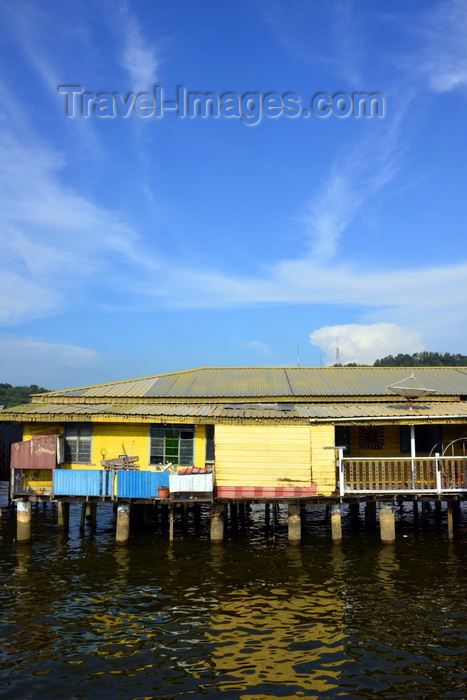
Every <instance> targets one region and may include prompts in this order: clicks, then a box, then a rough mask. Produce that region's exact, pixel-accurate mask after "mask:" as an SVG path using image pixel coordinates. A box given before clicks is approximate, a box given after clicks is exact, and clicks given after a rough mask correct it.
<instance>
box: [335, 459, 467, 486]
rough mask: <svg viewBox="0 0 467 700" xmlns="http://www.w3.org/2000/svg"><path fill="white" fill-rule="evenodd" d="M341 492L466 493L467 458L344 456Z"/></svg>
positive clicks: (340, 483)
mask: <svg viewBox="0 0 467 700" xmlns="http://www.w3.org/2000/svg"><path fill="white" fill-rule="evenodd" d="M338 469H339V485H340V491H341V495H344V493H368V492H371V493H375V492H379V493H387V492H405V493H420V492H424V491H425V492H434V493H447V492H453V491H455V492H462V491H467V458H463V457H439V456H436V457H426V458H415V459H410V458H408V459H407V458H384V459H353V458H345V459H344V458H340V459H339V463H338Z"/></svg>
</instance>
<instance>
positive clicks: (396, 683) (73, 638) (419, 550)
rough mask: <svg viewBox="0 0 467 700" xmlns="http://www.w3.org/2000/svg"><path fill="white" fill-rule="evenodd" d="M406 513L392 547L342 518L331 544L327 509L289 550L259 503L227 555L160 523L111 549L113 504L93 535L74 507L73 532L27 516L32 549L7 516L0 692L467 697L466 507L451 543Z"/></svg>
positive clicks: (313, 515)
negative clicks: (338, 540) (172, 537)
mask: <svg viewBox="0 0 467 700" xmlns="http://www.w3.org/2000/svg"><path fill="white" fill-rule="evenodd" d="M403 517H404V521H403V529H402V530H401V529H400V528H399V529H398V533H399V534H398V540H397V542H396V544H395V545H393V546H385V547H383V546H382V545H381V544H380V542H379V540H378V536H377V533H373V532H368V531H366V530H365V527H364V522H363V520H362V522H361V523H360V525H359V526H358V528H357V527H356V524H355V522H351V519H350V518H348V519H345V518H344V532H345V537H344V540H343V542H342V545H340V546H333V545H332V543H331V540H330V537H329V529H328V528H329V523H328V522H327V521H326V519H325V517H324V514H323V512H322V509H321V510H320V509H316V512H312V510H310V512H309V513H308V514H307V518H309V521H310V522H309V523H307V531H306V534H305V537H304V541H303V545H302V547H289V546H288V545H287V541H286V521H285V515H284V513H282V512H280V513H279V514H278V518H277V521H276V522H275V523H274V532H272V531H271V526H270V527H269V528H267V527H265V523H264V518H263V516H262V511H261V510H260V509H255V508H254V507H253V509H252V510H251V512H249V513H247V515H246V518H245V522H244V523H240V524H239V530H238V532H237V533H236V534H235V535H234V536H233V537H232V538H231V539H229V540H227V541H226V542H225V543H224V544H223V545H216V546H211V545H210V543H209V541H208V539H207V536H206V534H203V535H202V537H201V539H200V538H198V537H195V534H194V531H189V532H188V534H187V535H186V537H185V538H183V539H182V538H181V537H180V538H179V539H177V540H176V541H175V542H174V543H173V545H172V546H170V545H169V543H168V542H167V535H166V534H164V533H161V532H160V531H158V530H157V529H155V530H154V531H153V532H151V533H142V532H136V533H135V534H134V535H133V536H132V539H131V540H130V544H129V546H128V547H121V546H120V547H116V546H115V544H114V531H113V514H112V509H111V508H106V507H102V509H101V508H100V510H99V517H98V528H97V531H96V532H94V533H93V532H91V530H90V529H89V528H87V529H86V530H85V532H84V533H80V532H79V509H78V508H76V509H73V508H72V512H71V529H70V532H69V533H68V534H63V533H59V532H58V530H57V527H56V512H55V511H54V509H53V507H51V506H49V507H47V508H45V509H44V508H43V507H42V506H39V507H38V508H34V512H33V540H32V543H31V544H30V545H17V544H16V543H15V541H14V538H15V519H14V512H13V511H10V510H8V509H5V511H4V517H3V520H2V522H1V525H0V528H1V540H0V556H1V561H2V566H1V569H0V606H1V607H0V610H1V613H0V669H1V673H0V696H1V697H2V698H3V697H4V698H12V699H13V698H15V699H16V698H17V699H18V700H19V699H21V700H23V699H24V698H28V699H29V698H30V699H31V700H35V699H36V698H40V699H45V698H47V700H49V699H50V698H83V699H87V698H99V699H100V698H102V700H107V698H108V699H109V700H113V699H114V698H124V699H128V700H130V699H133V700H142V699H143V698H147V699H150V698H151V699H152V698H156V699H157V700H159V698H179V699H180V700H182V699H183V700H184V699H185V698H189V697H193V698H196V697H201V696H209V697H210V698H214V700H216V699H217V698H226V699H227V700H228V699H230V698H232V699H238V700H253V699H254V700H263V699H264V700H266V699H267V698H303V697H307V698H337V697H342V696H345V697H350V698H374V697H375V696H377V697H382V698H398V697H404V698H405V697H419V698H439V697H441V698H462V697H467V694H466V692H465V685H466V680H467V678H466V675H467V674H466V670H467V669H466V663H465V652H466V647H467V602H466V596H465V584H466V580H465V563H466V546H465V545H466V541H467V528H466V521H467V512H465V509H464V510H463V512H462V518H463V520H462V521H461V525H460V529H459V531H458V533H457V536H456V540H455V542H451V543H450V542H449V541H448V540H447V537H446V529H445V528H444V527H440V526H439V522H438V521H436V522H435V519H434V516H433V519H432V520H429V519H428V521H427V523H425V524H424V526H423V527H422V526H421V525H420V524H418V525H417V524H414V521H413V519H412V517H411V512H410V511H409V509H408V508H406V509H405V512H404V513H403ZM405 535H407V536H405ZM273 537H274V538H275V539H273Z"/></svg>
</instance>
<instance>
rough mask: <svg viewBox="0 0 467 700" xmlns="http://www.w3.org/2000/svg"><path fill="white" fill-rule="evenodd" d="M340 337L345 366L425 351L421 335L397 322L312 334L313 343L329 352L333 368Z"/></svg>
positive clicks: (327, 329)
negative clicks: (351, 363) (350, 363)
mask: <svg viewBox="0 0 467 700" xmlns="http://www.w3.org/2000/svg"><path fill="white" fill-rule="evenodd" d="M337 338H338V339H339V354H340V362H341V364H347V363H348V362H357V363H358V364H368V365H371V364H373V363H374V361H375V360H377V359H379V358H381V357H386V356H387V355H397V354H398V353H409V354H413V353H415V352H417V351H421V350H423V349H424V347H423V345H422V343H421V333H418V332H417V331H413V330H411V329H409V328H403V327H402V326H398V325H396V324H395V323H374V324H372V325H365V324H358V323H352V324H347V325H342V326H323V327H322V328H318V330H316V331H313V333H310V342H311V343H312V344H313V345H316V346H317V347H319V348H320V349H321V350H325V352H326V353H327V356H328V364H331V365H332V364H334V362H335V358H336V346H337Z"/></svg>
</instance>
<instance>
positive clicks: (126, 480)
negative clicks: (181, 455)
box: [117, 471, 170, 498]
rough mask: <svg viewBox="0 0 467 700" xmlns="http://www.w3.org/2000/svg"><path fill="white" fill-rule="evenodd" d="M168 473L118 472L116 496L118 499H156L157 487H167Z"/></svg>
mask: <svg viewBox="0 0 467 700" xmlns="http://www.w3.org/2000/svg"><path fill="white" fill-rule="evenodd" d="M169 474H170V472H168V471H167V472H144V471H134V472H133V471H130V472H119V473H118V476H117V496H118V497H119V498H157V489H158V488H159V486H168V485H169Z"/></svg>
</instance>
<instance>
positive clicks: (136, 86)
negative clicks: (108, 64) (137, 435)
mask: <svg viewBox="0 0 467 700" xmlns="http://www.w3.org/2000/svg"><path fill="white" fill-rule="evenodd" d="M121 14H122V17H123V21H122V23H121V27H120V33H121V35H122V36H123V42H124V43H123V54H122V64H123V67H124V69H125V70H126V71H127V73H128V75H129V77H130V81H131V86H130V87H131V89H132V90H148V89H150V88H152V87H153V86H154V84H155V83H157V71H158V68H159V60H158V58H157V49H156V47H155V46H151V45H150V44H149V43H148V42H147V41H145V39H144V37H143V33H142V30H141V26H140V24H139V22H138V20H137V19H136V17H135V16H134V15H133V14H131V13H130V11H129V9H128V5H127V3H122V6H121Z"/></svg>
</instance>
